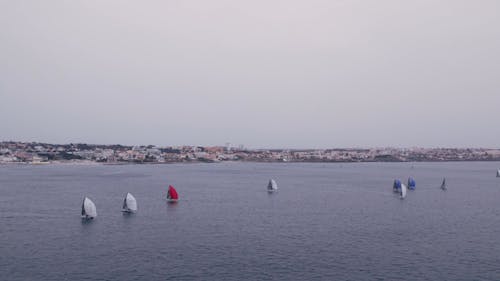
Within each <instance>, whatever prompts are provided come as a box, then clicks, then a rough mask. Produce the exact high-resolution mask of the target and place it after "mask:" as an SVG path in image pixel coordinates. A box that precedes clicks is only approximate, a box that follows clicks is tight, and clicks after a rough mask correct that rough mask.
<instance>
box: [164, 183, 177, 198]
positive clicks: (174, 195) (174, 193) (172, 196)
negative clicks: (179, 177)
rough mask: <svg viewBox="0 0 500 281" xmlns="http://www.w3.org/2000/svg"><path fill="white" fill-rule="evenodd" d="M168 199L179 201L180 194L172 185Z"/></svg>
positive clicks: (169, 188)
mask: <svg viewBox="0 0 500 281" xmlns="http://www.w3.org/2000/svg"><path fill="white" fill-rule="evenodd" d="M167 198H168V199H174V200H177V199H179V194H177V190H175V188H174V187H173V186H171V185H169V186H168V195H167Z"/></svg>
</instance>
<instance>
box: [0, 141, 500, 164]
mask: <svg viewBox="0 0 500 281" xmlns="http://www.w3.org/2000/svg"><path fill="white" fill-rule="evenodd" d="M445 161H500V149H491V148H332V149H245V148H242V147H239V148H236V147H223V146H165V147H160V146H154V145H144V146H126V145H96V144H84V143H76V144H73V143H72V144H48V143H39V142H17V141H3V142H0V164H35V165H44V164H81V165H85V164H88V165H92V164H107V165H120V164H170V163H219V162H275V163H278V162H282V163H287V162H292V163H297V162H298V163H351V162H445Z"/></svg>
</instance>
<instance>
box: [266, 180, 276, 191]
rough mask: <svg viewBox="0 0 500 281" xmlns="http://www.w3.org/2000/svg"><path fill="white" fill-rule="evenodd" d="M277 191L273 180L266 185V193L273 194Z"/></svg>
mask: <svg viewBox="0 0 500 281" xmlns="http://www.w3.org/2000/svg"><path fill="white" fill-rule="evenodd" d="M277 190H278V184H277V183H276V181H275V180H273V179H270V180H269V183H268V184H267V191H268V192H274V191H277Z"/></svg>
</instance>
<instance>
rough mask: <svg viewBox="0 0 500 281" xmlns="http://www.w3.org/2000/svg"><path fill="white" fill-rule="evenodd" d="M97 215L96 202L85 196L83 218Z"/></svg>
mask: <svg viewBox="0 0 500 281" xmlns="http://www.w3.org/2000/svg"><path fill="white" fill-rule="evenodd" d="M96 217H97V210H96V208H95V204H94V202H92V200H90V199H89V198H87V197H85V198H83V202H82V219H86V220H91V219H94V218H96Z"/></svg>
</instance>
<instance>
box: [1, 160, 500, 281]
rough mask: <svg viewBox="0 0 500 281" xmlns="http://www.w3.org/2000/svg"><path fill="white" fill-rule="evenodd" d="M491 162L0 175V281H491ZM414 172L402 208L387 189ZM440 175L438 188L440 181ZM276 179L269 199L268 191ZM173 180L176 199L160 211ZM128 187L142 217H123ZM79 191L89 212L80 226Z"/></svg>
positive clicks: (495, 275) (14, 169)
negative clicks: (413, 185)
mask: <svg viewBox="0 0 500 281" xmlns="http://www.w3.org/2000/svg"><path fill="white" fill-rule="evenodd" d="M498 168H500V163H498V162H496V163H495V162H489V163H484V162H464V163H391V164H384V163H369V164H368V163H366V164H285V163H282V164H256V163H224V164H193V165H129V166H98V165H95V166H85V165H49V166H29V165H20V166H0V276H1V280H271V279H273V280H500V216H499V215H500V178H496V177H495V172H496V170H497V169H498ZM408 176H413V177H415V179H416V181H417V190H416V191H412V192H409V193H408V197H407V198H406V199H405V200H400V199H399V198H398V197H397V196H396V195H394V194H393V193H392V181H393V179H394V178H400V179H402V180H403V181H404V182H406V179H407V177H408ZM443 177H446V179H447V183H448V191H441V190H440V189H439V185H440V183H441V180H442V178H443ZM269 178H275V179H276V180H277V182H278V185H279V191H278V192H277V193H274V194H268V193H267V192H266V186H267V181H268V179H269ZM168 184H173V185H174V186H175V187H176V188H177V190H178V192H179V194H180V196H181V201H180V202H179V203H178V204H175V205H169V204H166V203H165V201H164V200H163V198H164V197H165V195H166V187H167V186H168ZM127 192H131V193H132V194H133V195H134V196H135V197H136V198H137V201H138V205H139V212H138V213H137V214H135V215H132V216H124V215H123V214H122V213H121V212H120V210H121V205H122V200H123V197H124V196H125V194H126V193H127ZM83 196H88V197H89V198H91V199H92V200H93V201H94V202H95V204H96V206H97V211H98V217H97V219H96V220H94V221H92V222H91V223H82V221H81V219H80V214H79V213H80V206H81V201H82V199H83Z"/></svg>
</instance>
